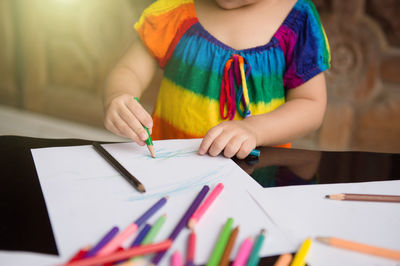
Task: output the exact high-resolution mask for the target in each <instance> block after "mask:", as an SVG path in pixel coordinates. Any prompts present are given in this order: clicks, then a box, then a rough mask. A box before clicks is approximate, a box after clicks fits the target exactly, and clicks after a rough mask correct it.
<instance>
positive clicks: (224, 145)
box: [199, 120, 257, 159]
mask: <svg viewBox="0 0 400 266" xmlns="http://www.w3.org/2000/svg"><path fill="white" fill-rule="evenodd" d="M256 142H257V141H256V134H255V132H254V131H253V130H252V129H251V127H250V126H249V125H248V124H247V123H246V120H233V121H224V122H222V123H220V124H219V125H217V126H215V127H213V128H211V129H210V130H209V131H208V132H207V134H206V135H205V136H204V138H203V141H202V142H201V144H200V148H199V154H201V155H203V154H206V153H207V152H208V154H210V155H211V156H217V155H218V154H220V153H221V152H222V151H223V153H224V156H225V157H227V158H231V157H233V156H234V155H236V157H237V158H239V159H243V158H246V157H247V155H249V153H250V152H251V151H252V150H253V149H254V148H255V147H256Z"/></svg>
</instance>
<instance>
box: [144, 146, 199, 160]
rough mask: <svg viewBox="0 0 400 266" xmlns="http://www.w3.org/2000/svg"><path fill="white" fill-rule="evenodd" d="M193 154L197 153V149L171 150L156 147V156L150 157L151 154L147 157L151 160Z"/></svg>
mask: <svg viewBox="0 0 400 266" xmlns="http://www.w3.org/2000/svg"><path fill="white" fill-rule="evenodd" d="M193 154H197V149H196V150H194V149H191V150H185V149H181V150H175V151H171V150H170V149H165V148H160V149H156V158H151V156H150V157H149V158H151V159H152V160H166V159H170V158H177V157H186V156H188V155H193Z"/></svg>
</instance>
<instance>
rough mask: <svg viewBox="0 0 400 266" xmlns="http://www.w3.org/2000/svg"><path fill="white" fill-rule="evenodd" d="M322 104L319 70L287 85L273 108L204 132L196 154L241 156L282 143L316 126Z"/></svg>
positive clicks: (323, 95) (323, 88)
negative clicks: (281, 100)
mask: <svg viewBox="0 0 400 266" xmlns="http://www.w3.org/2000/svg"><path fill="white" fill-rule="evenodd" d="M325 108H326V84H325V76H324V74H323V73H320V74H318V75H317V76H315V77H314V78H312V79H310V80H309V81H307V82H306V83H304V84H302V85H301V86H299V87H297V88H294V89H290V90H288V92H287V95H286V102H285V103H284V104H283V105H282V106H280V107H279V108H277V109H276V110H274V111H272V112H270V113H266V114H262V115H255V116H250V117H248V118H245V119H243V120H236V121H226V122H222V123H220V124H219V125H217V126H215V127H213V128H212V129H210V130H209V131H208V132H207V134H206V135H205V137H204V139H203V141H202V143H201V145H200V148H199V154H205V153H207V152H208V153H209V154H210V155H211V156H216V155H218V154H220V153H221V152H222V151H223V153H224V156H225V157H229V158H230V157H232V156H234V155H236V157H238V158H240V159H241V158H245V157H246V156H247V155H248V154H249V153H250V152H251V150H252V149H254V148H255V147H256V146H272V145H279V144H284V143H287V142H290V141H293V140H294V139H296V138H299V137H302V136H304V135H306V134H308V133H310V132H312V131H314V130H316V129H318V128H319V127H320V125H321V123H322V121H323V117H324V113H325Z"/></svg>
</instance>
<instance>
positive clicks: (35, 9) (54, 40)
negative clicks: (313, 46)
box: [0, 0, 400, 152]
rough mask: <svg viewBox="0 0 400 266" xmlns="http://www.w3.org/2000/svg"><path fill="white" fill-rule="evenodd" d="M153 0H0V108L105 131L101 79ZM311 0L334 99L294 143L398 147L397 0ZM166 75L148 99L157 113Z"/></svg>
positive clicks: (329, 146)
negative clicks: (317, 124)
mask: <svg viewBox="0 0 400 266" xmlns="http://www.w3.org/2000/svg"><path fill="white" fill-rule="evenodd" d="M200 1H201V0H200ZM151 2H152V1H150V0H0V47H1V49H0V105H3V106H11V107H15V108H18V109H21V110H26V111H29V112H33V113H41V114H46V115H49V116H52V117H57V118H62V119H66V120H68V121H74V122H78V123H82V124H86V125H91V126H94V127H98V128H102V127H103V123H102V119H103V107H102V101H101V97H102V95H101V94H102V84H103V82H104V79H105V77H106V75H107V73H108V71H109V70H110V68H111V67H112V66H113V64H114V63H115V62H116V61H117V60H118V58H119V57H120V56H121V55H122V54H123V53H124V51H125V50H126V49H127V47H128V46H129V45H130V43H131V42H132V41H133V40H134V39H135V38H136V36H135V32H134V30H133V28H132V26H133V24H134V22H135V21H136V20H137V19H138V17H139V15H140V13H141V12H142V10H143V9H144V8H145V7H146V6H147V5H148V4H150V3H151ZM314 3H315V5H316V7H317V9H318V10H319V12H320V15H321V20H322V22H323V25H324V27H325V30H326V33H327V36H328V39H329V42H330V46H331V51H332V68H331V69H330V70H329V71H328V72H327V85H328V97H329V98H328V101H329V103H328V108H327V112H326V116H325V120H324V123H323V125H322V127H321V128H320V130H318V131H317V132H315V133H313V134H311V135H309V136H306V137H304V138H303V139H301V140H299V141H296V142H295V143H294V144H295V146H297V147H305V148H322V149H328V150H329V149H336V150H348V149H353V150H372V151H386V152H400V18H399V14H400V1H399V0H351V1H343V0H314ZM160 74H161V73H159V74H158V75H157V77H156V78H155V80H154V82H153V83H152V85H151V86H150V88H149V90H148V91H147V92H146V94H145V95H144V98H143V99H142V104H144V105H145V107H146V109H148V110H149V111H150V112H151V110H152V107H153V105H154V101H155V98H156V95H157V90H158V84H159V77H160ZM0 123H1V122H0ZM0 127H1V124H0Z"/></svg>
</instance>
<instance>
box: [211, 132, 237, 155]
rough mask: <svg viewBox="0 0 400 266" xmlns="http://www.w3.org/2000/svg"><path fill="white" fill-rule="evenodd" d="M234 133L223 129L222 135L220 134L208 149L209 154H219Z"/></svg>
mask: <svg viewBox="0 0 400 266" xmlns="http://www.w3.org/2000/svg"><path fill="white" fill-rule="evenodd" d="M231 138H232V134H231V132H227V131H225V130H224V131H222V132H221V134H220V135H218V136H217V137H216V138H215V139H214V141H213V142H212V144H211V146H210V148H209V149H208V154H210V155H211V156H217V155H218V154H220V153H221V152H222V151H223V150H224V149H225V148H226V146H227V145H228V143H229V142H230V141H231Z"/></svg>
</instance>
